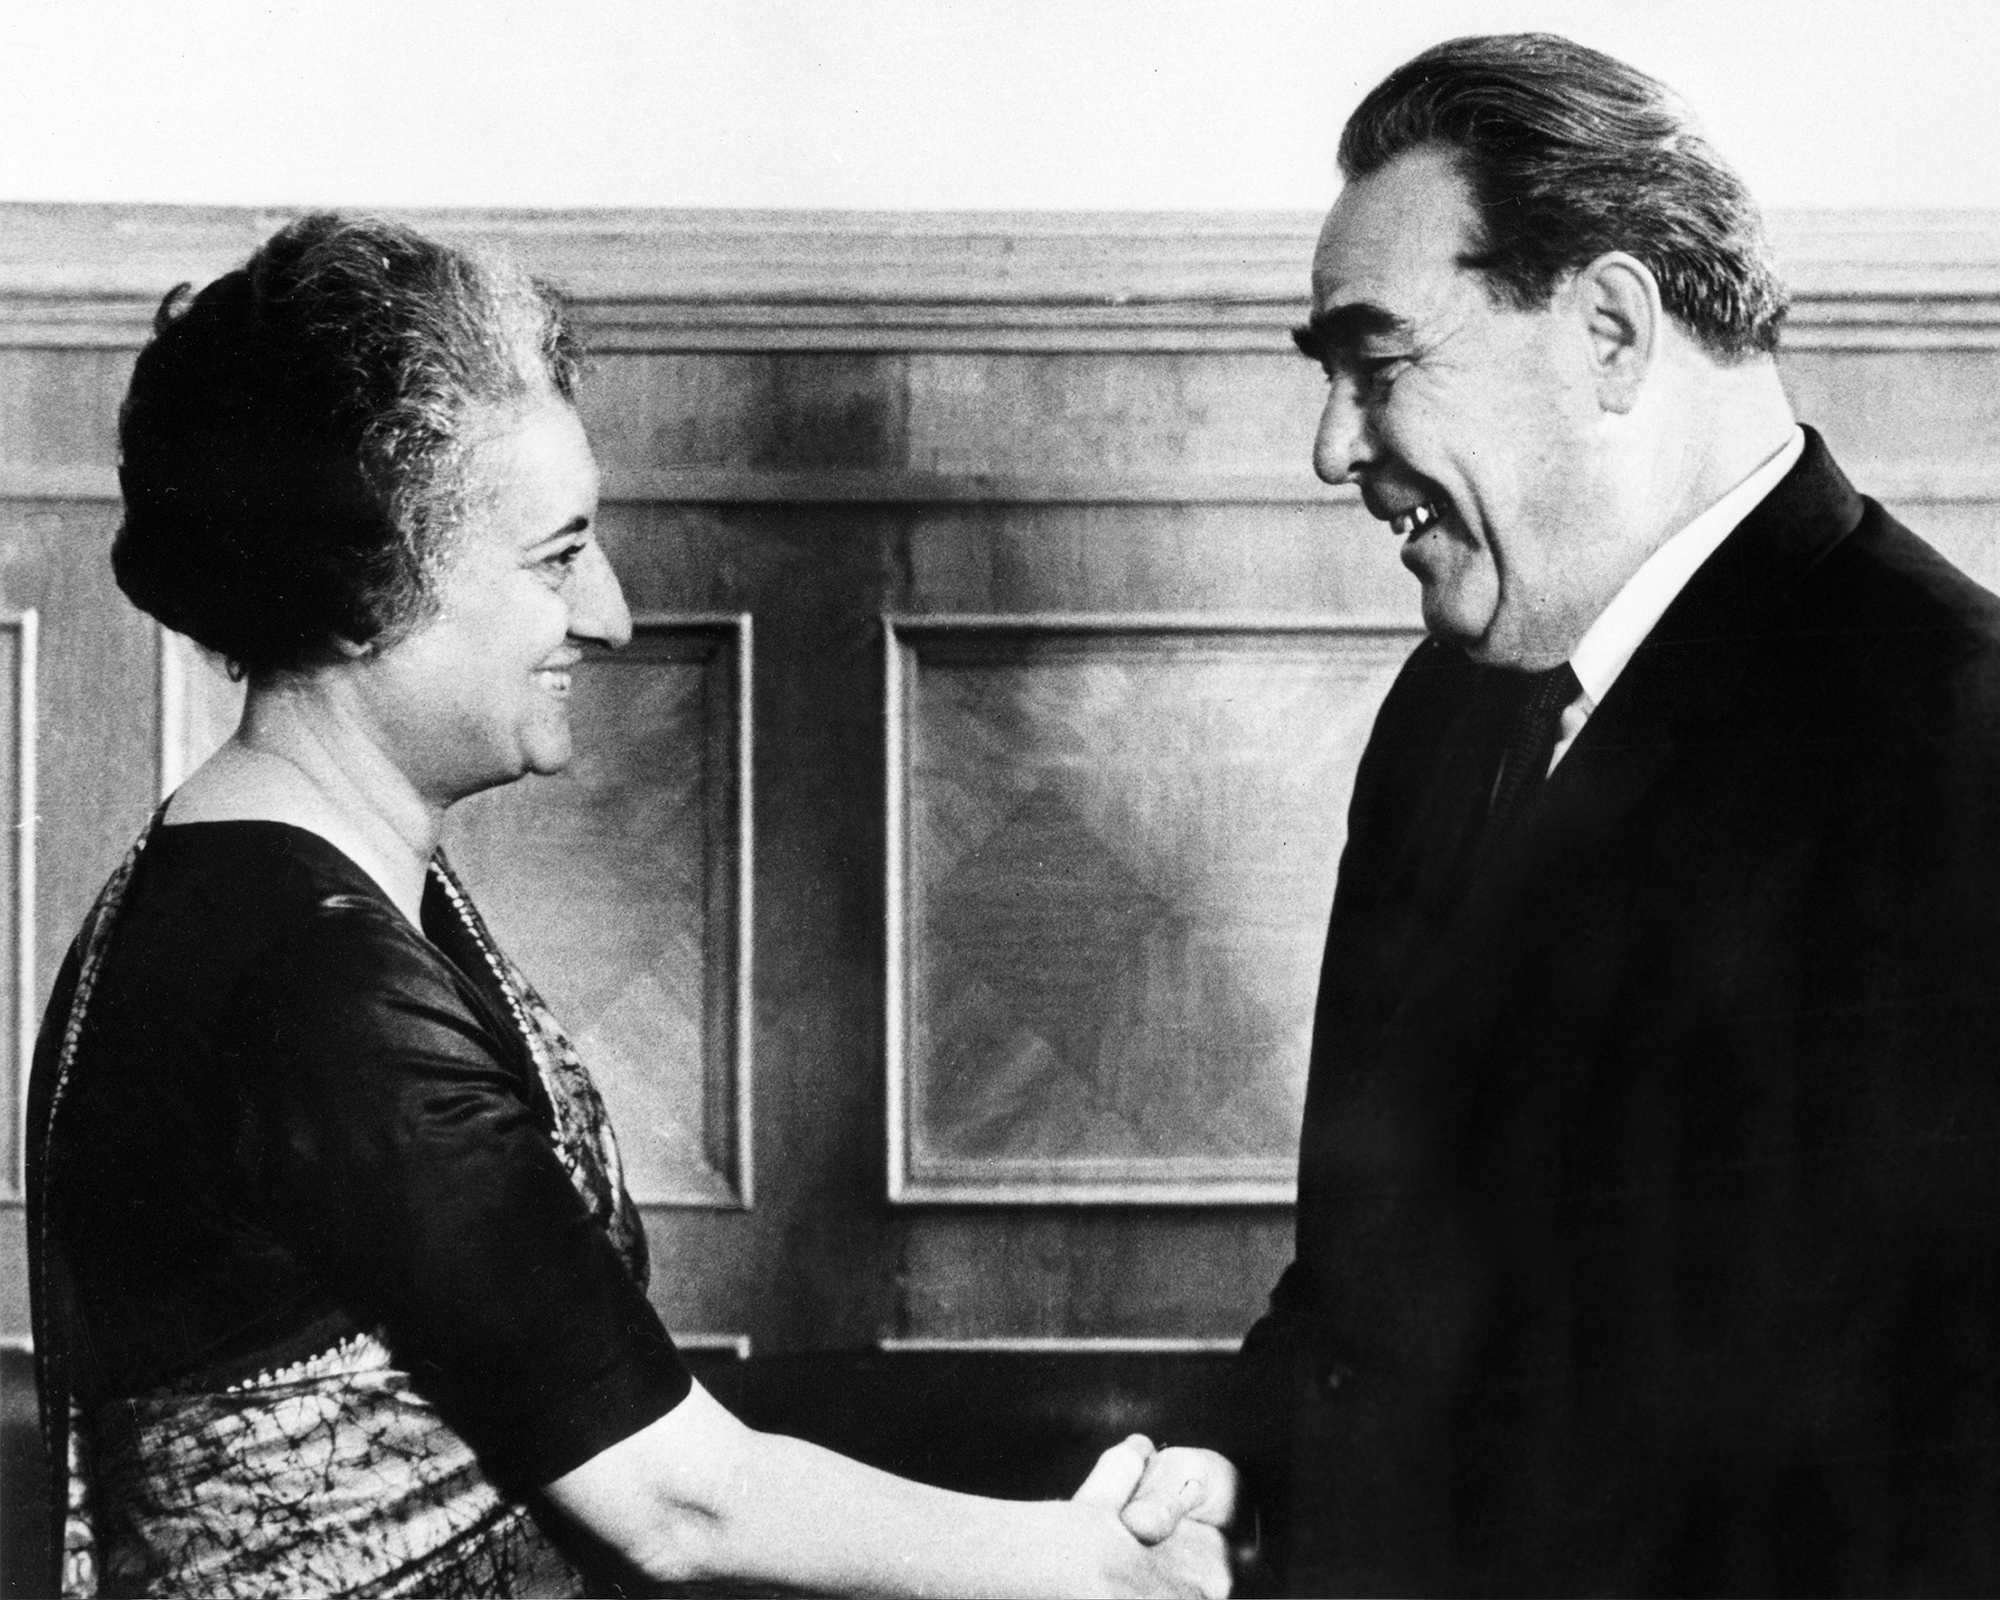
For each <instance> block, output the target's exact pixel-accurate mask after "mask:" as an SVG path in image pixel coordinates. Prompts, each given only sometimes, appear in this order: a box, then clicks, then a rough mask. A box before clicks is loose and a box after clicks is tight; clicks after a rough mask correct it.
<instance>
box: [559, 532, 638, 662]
mask: <svg viewBox="0 0 2000 1600" xmlns="http://www.w3.org/2000/svg"><path fill="white" fill-rule="evenodd" d="M569 631H570V637H572V638H575V639H588V640H590V641H592V642H593V643H595V644H601V645H607V646H609V647H610V648H611V649H613V650H616V649H617V648H618V647H619V646H620V645H623V644H628V643H630V642H631V638H632V613H631V612H630V611H628V610H627V609H626V607H625V591H624V589H623V588H621V587H620V586H619V583H618V574H617V572H616V571H615V570H614V569H613V568H612V565H611V558H610V557H609V556H607V555H605V553H604V551H603V550H602V549H601V548H600V547H599V546H598V545H596V544H594V543H593V544H592V545H590V546H589V548H587V549H586V550H585V551H584V553H583V558H582V560H581V561H579V562H578V564H577V568H576V572H575V574H574V576H573V577H572V578H571V579H570V593H569Z"/></svg>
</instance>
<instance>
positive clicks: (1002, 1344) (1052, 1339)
mask: <svg viewBox="0 0 2000 1600" xmlns="http://www.w3.org/2000/svg"><path fill="white" fill-rule="evenodd" d="M875 1348H876V1349H878V1350H880V1351H882V1352H883V1353H884V1354H885V1355H1004V1356H1211V1355H1213V1356H1233V1355H1235V1354H1236V1352H1237V1351H1238V1350H1240V1349H1242V1348H1243V1341H1242V1340H1241V1339H1240V1338H1215V1339H1186V1338H1177V1337H1173V1336H1167V1335H1162V1336H1159V1337H1151V1336H1144V1335H1142V1336H1139V1337H1134V1338H1089V1337H1082V1336H1076V1337H1070V1336H1064V1335H1050V1336H1047V1337H1039V1338H1038V1337H1032V1336H1030V1337H1011V1336H1007V1335H1001V1334H980V1335H972V1336H967V1337H963V1338H884V1339H877V1340H876V1341H875Z"/></svg>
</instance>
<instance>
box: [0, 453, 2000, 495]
mask: <svg viewBox="0 0 2000 1600" xmlns="http://www.w3.org/2000/svg"><path fill="white" fill-rule="evenodd" d="M1847 472H1848V477H1849V478H1850V479H1851V480H1852V481H1853V483H1854V484H1855V486H1856V487H1857V488H1859V489H1860V490H1861V492H1862V493H1864V494H1869V495H1873V496H1874V497H1875V498H1876V499H1878V500H1881V501H1884V502H1886V503H1888V504H1891V505H1897V506H1926V505H1990V504H1994V503H2000V461H1982V460H1967V459H1964V458H1958V459H1938V460H1920V459H1905V460H1897V461H1868V460H1861V461H1857V462H1855V463H1854V464H1853V466H1852V468H1851V469H1847ZM603 498H604V503H605V504H607V505H639V506H649V505H919V506H921V505H1162V506H1200V505H1278V506H1289V505H1348V504H1358V503H1359V498H1360V497H1359V495H1358V494H1357V493H1356V491H1355V490H1354V489H1353V488H1351V487H1347V486H1342V487H1339V488H1332V487H1329V486H1327V485H1326V484H1323V483H1320V482H1319V481H1318V480H1317V479H1315V478H1314V477H1313V475H1312V473H1311V471H1310V470H1309V469H1307V468H1306V467H1305V466H1304V465H1301V466H1300V468H1299V469H1298V470H1296V471H1280V472H1241V473H1224V472H1204V473H1176V472H1171V471H1167V472H1157V473H1144V472H1107V473H1103V474H1101V475H1091V476H1084V477H1065V476H1060V475H1051V476H1048V477H1037V476H1029V475H1027V474H1015V473H982V474H977V475H970V476H963V477H960V476H952V475H947V474H942V473H919V472H867V471H858V472H850V471H837V470H830V471H821V472H758V471H752V470H741V471H739V470H735V469H728V468H723V469H713V468H690V469H688V470H686V471H679V470H674V469H657V468H656V469H652V470H647V471H631V470H618V469H613V470H611V471H608V472H607V473H606V474H605V480H604V496H603ZM117 500H118V474H117V472H116V471H115V470H114V469H113V468H111V467H100V466H72V465H68V464H63V463H55V462H40V461H15V462H8V461H0V503H4V502H7V501H17V502H22V501H24V502H69V503H81V504H90V503H114V504H115V503H116V502H117Z"/></svg>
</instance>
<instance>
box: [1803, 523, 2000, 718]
mask: <svg viewBox="0 0 2000 1600" xmlns="http://www.w3.org/2000/svg"><path fill="white" fill-rule="evenodd" d="M1785 610H1786V615H1785V616H1784V619H1783V623H1782V625H1781V628H1780V632H1781V634H1783V635H1786V636H1788V637H1789V639H1790V640H1791V641H1792V644H1793V646H1794V647H1795V648H1796V651H1797V655H1796V659H1798V660H1800V661H1801V662H1802V663H1804V664H1806V665H1809V666H1810V667H1811V669H1812V670H1813V672H1814V674H1815V675H1816V676H1817V677H1818V678H1819V679H1820V682H1821V685H1822V689H1823V691H1824V692H1825V693H1827V694H1829V695H1832V696H1834V697H1835V698H1837V699H1839V700H1840V701H1842V702H1843V703H1844V704H1845V705H1846V706H1847V708H1848V713H1849V715H1850V716H1852V717H1854V718H1856V719H1858V721H1859V723H1861V724H1866V725H1871V726H1876V725H1879V729H1880V732H1881V733H1883V734H1893V735H1897V736H1899V737H1892V739H1891V742H1892V743H1901V742H1902V741H1903V739H1904V738H1918V739H1921V738H1924V737H1927V736H1933V737H1934V736H1937V735H1941V734H1942V735H1947V736H1963V735H1965V734H1967V733H1969V732H1972V731H1973V730H1975V729H1980V730H1984V731H1985V733H1986V734H1987V735H1988V736H1989V737H1990V738H1995V739H2000V596H1996V595H1995V594H1994V593H1993V592H1992V591H1991V590H1989V589H1987V588H1986V587H1984V586H1983V585H1982V584H1980V583H1979V582H1977V581H1976V580H1975V579H1974V578H1972V577H1971V576H1970V575H1969V574H1967V573H1966V572H1964V571H1963V570H1962V569H1961V568H1959V567H1958V566H1957V565H1956V564H1954V563H1953V562H1952V561H1951V560H1950V559H1949V558H1948V557H1946V556H1945V555H1944V554H1943V553H1942V552H1941V551H1940V550H1938V549H1937V548H1936V546H1934V545H1932V544H1931V543H1930V542H1928V541H1927V540H1925V539H1923V538H1922V537H1920V536H1919V535H1918V534H1916V533H1914V532H1912V531H1911V530H1910V529H1909V528H1907V527H1905V526H1904V525H1903V524H1902V523H1901V522H1900V521H1898V520H1897V519H1896V518H1895V517H1894V516H1892V515H1890V513H1889V512H1887V511H1886V510H1884V509H1883V508H1882V507H1881V506H1880V505H1879V504H1878V503H1876V502H1875V501H1873V500H1864V501H1863V512H1862V515H1861V518H1860V521H1859V522H1858V523H1857V524H1856V526H1855V527H1854V529H1853V531H1852V532H1851V533H1850V534H1849V535H1848V536H1847V537H1846V538H1844V539H1842V540H1841V541H1840V543H1839V544H1838V545H1836V546H1835V547H1834V548H1833V549H1832V550H1831V551H1829V552H1828V554H1827V556H1826V558H1825V559H1824V560H1823V561H1821V562H1820V563H1819V564H1818V566H1817V567H1816V568H1815V570H1814V571H1813V572H1812V574H1811V575H1810V577H1809V578H1808V580H1807V581H1806V582H1805V583H1803V584H1802V585H1801V586H1800V588H1799V589H1798V591H1797V592H1796V593H1795V594H1794V596H1793V597H1792V603H1791V604H1790V605H1789V606H1788V607H1786V608H1785Z"/></svg>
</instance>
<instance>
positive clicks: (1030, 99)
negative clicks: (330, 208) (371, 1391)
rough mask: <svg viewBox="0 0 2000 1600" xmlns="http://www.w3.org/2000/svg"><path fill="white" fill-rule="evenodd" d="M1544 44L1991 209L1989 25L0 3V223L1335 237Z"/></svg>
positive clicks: (1259, 7)
mask: <svg viewBox="0 0 2000 1600" xmlns="http://www.w3.org/2000/svg"><path fill="white" fill-rule="evenodd" d="M1528 27H1535V28H1551V29H1555V30H1557V31H1560V32H1564V33H1568V34H1570V35H1572V36H1573V37H1575V38H1578V39H1581V40H1583V41H1585V42H1586V43H1589V44H1594V45H1597V46H1599V47H1601V48H1603V49H1606V50H1609V51H1611V52H1613V53H1614V54H1616V55H1620V56H1623V57H1625V58H1626V59H1627V60H1630V61H1632V62H1633V63H1635V64H1636V65H1639V66H1641V67H1643V68H1645V69H1647V70H1648V71H1650V72H1653V73H1655V74H1657V75H1658V76H1660V77H1662V78H1664V79H1666V80H1667V81H1668V82H1669V83H1671V84H1673V85H1674V86H1676V87H1677V88H1679V89H1680V90H1681V91H1682V92H1683V93H1684V94H1685V95H1686V96H1687V97H1688V98H1689V99H1690V100H1692V101H1693V102H1694V104H1695V106H1696V107H1697V108H1698V109H1699V110H1700V111H1701V112H1702V114H1703V115H1704V117H1705V118H1706V120H1707V122H1708V124H1709V127H1710V130H1711V132H1712V133H1713V135H1714V136H1715V138H1716V140H1717V142H1718V143H1719V144H1720V145H1721V147H1722V148H1723V150H1724V151H1725V152H1726V153H1728V154H1729V155H1730V156H1731V157H1732V158H1733V159H1734V160H1735V161H1736V163H1737V164H1738V165H1739V166H1740V167H1741V168H1742V169H1743V171H1744V173H1745V175H1746V176H1747V177H1748V178H1749V180H1750V183H1751V185H1752V187H1753V189H1755V190H1756V192H1757V193H1758V194H1759V196H1760V197H1761V198H1762V199H1763V201H1764V202H1765V204H1766V205H1767V206H1770V207H1774V208H1777V207H1802V206H1842V207H1844V206H1914V207H1959V206H2000V158H1996V151H2000V138H1996V136H1995V135H1996V124H2000V4H1994V3H1992V0H1644V3H1642V0H1390V3H1380V0H1377V3H1372V4H1366V5H1363V4H1358V3H1355V0H0V200H79V201H162V202H195V203H213V204H228V205H266V204H269V205H292V204H327V205H343V204H345V205H357V204H366V205H376V206H430V205H482V206H489V205H490V206H649V207H650V206H754V207H855V208H866V209H951V210H957V209H978V208H1009V209H1012V208H1045V207H1052V208H1081V209H1112V210H1125V209H1155V208H1158V209H1181V208H1196V209H1210V208H1215V209H1262V208H1272V207H1275V208H1301V209H1314V208H1318V207H1320V206H1323V205H1324V204H1325V203H1326V202H1327V200H1328V199H1329V197H1330V196H1331V194H1332V192H1333V188H1334V176H1333V161H1332V152H1333V144H1334V139H1335V136H1336V133H1337V131H1338V129H1339V126H1340V123H1341V121H1342V119H1343V118H1344V117H1345V116H1346V114H1347V112H1348V110H1349V109H1350V108H1351V107H1352V106H1353V105H1354V103H1355V101H1356V100H1357V99H1358V98H1359V97H1360V95H1361V94H1362V93H1363V92H1364V91H1365V90H1366V89H1367V87H1368V86H1369V85H1371V84H1372V83H1374V82H1375V81H1376V80H1377V79H1379V78H1380V77H1381V76H1382V75H1383V74H1384V73H1385V72H1386V71H1388V70H1389V69H1390V68H1391V67H1393V66H1395V65H1396V64H1397V63H1398V62H1399V61H1401V60H1403V59H1405V58H1406V57H1408V56H1409V55H1411V54H1413V53H1415V52H1416V51H1417V50H1418V49H1421V48H1422V47H1423V46H1425V45H1427V44H1430V43H1433V42H1435V41H1436V40H1438V39H1442V38H1446V37H1449V36H1451V35H1453V34H1458V33H1468V32H1482V31H1495V30H1500V29H1512V28H1528Z"/></svg>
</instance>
